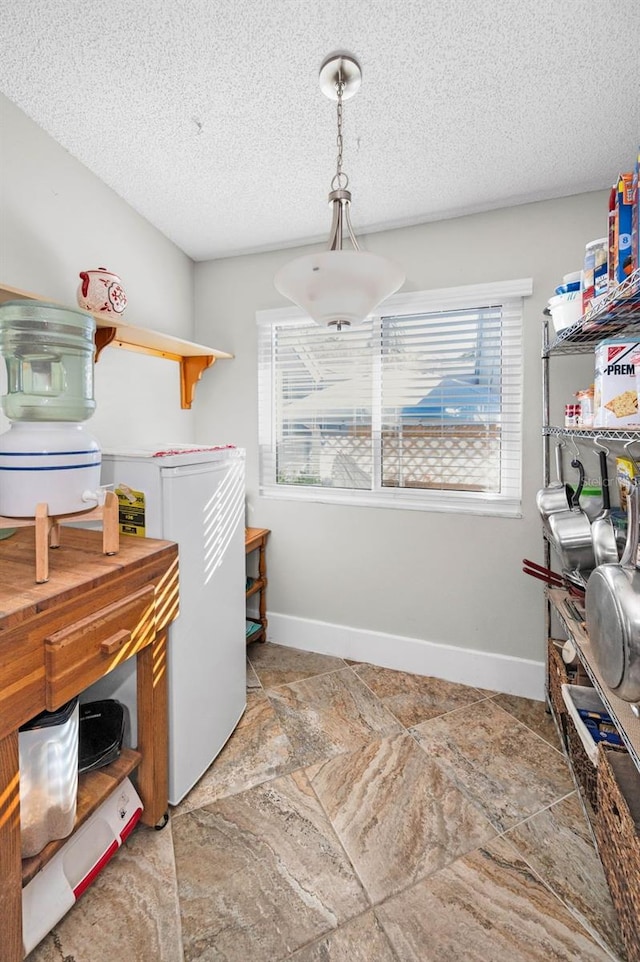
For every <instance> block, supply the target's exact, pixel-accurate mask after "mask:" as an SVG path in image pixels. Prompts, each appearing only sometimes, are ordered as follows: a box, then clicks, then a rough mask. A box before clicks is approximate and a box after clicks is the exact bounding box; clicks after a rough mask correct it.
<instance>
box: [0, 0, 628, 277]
mask: <svg viewBox="0 0 640 962" xmlns="http://www.w3.org/2000/svg"><path fill="white" fill-rule="evenodd" d="M0 26H1V28H2V30H1V34H2V37H3V43H2V52H1V54H0V90H1V91H2V92H3V93H4V94H5V95H6V96H7V97H8V98H9V99H10V100H12V101H14V102H15V103H16V104H17V105H18V106H19V107H21V108H22V109H23V110H24V111H25V113H26V114H28V116H30V117H31V118H32V119H33V120H34V121H36V122H37V123H38V124H39V125H40V126H41V127H43V128H44V129H45V130H46V131H47V132H48V133H49V134H50V135H51V136H52V137H53V138H54V139H55V140H57V141H58V142H59V143H60V144H62V145H63V147H65V148H66V149H67V150H68V151H69V152H70V153H71V154H72V155H73V156H75V157H77V158H78V159H79V160H80V161H82V162H83V163H84V164H85V165H86V166H87V167H88V168H89V169H90V170H92V171H93V172H94V173H95V174H97V175H98V177H100V178H101V179H102V180H103V181H104V182H105V183H106V184H108V185H109V186H110V187H112V188H113V189H114V190H115V191H116V192H117V193H118V194H119V195H120V196H121V197H123V198H124V199H125V200H126V201H128V202H129V203H130V204H131V205H132V206H133V207H134V208H135V209H136V210H137V211H139V212H140V213H141V214H142V215H143V216H144V217H146V218H147V219H148V220H149V221H150V222H151V223H152V224H154V225H155V226H156V227H157V228H159V229H160V230H161V231H163V232H164V233H165V234H166V235H167V236H168V237H170V238H171V239H172V240H173V241H174V242H175V243H176V244H178V246H179V247H181V248H182V249H183V250H184V251H186V252H187V253H188V254H189V255H190V256H192V257H193V258H194V259H196V260H204V259H208V258H213V257H222V256H225V255H229V254H235V253H240V252H245V251H255V250H263V249H268V248H274V247H285V246H291V245H294V244H298V243H304V242H308V241H316V240H324V239H326V238H327V237H328V232H329V209H328V207H327V206H326V195H327V192H328V190H329V185H330V181H331V178H332V176H333V173H334V171H335V152H336V151H335V139H336V128H335V104H334V103H333V102H331V101H329V100H328V99H326V98H325V97H324V96H323V95H322V93H321V92H320V90H319V87H318V79H317V77H318V69H319V67H320V64H321V63H322V61H323V59H324V58H325V56H326V55H327V54H329V53H330V52H332V51H334V50H336V49H342V50H347V51H352V52H353V53H354V54H355V55H356V56H357V57H358V59H359V60H360V62H361V65H362V70H363V82H362V87H361V89H360V92H359V93H358V95H357V96H356V97H355V98H354V99H353V100H350V101H348V102H347V103H346V104H345V107H344V112H345V127H344V139H345V156H344V167H345V170H346V172H347V173H348V174H349V176H350V181H351V184H350V186H351V188H352V191H353V204H352V218H353V221H354V227H355V229H356V233H358V234H362V233H365V232H368V231H371V230H375V229H380V228H382V227H388V226H400V225H403V224H411V223H420V222H422V221H427V220H434V219H440V218H443V217H449V216H453V215H457V214H462V213H465V212H471V211H477V210H485V209H490V208H495V207H501V206H505V205H509V204H513V203H518V202H522V201H528V200H538V199H543V198H548V197H558V196H563V195H567V194H575V193H579V192H581V191H584V190H594V189H599V188H604V187H607V186H609V185H610V183H611V181H612V179H613V178H614V177H615V175H616V174H617V173H618V171H619V169H620V168H621V167H625V168H626V167H628V165H629V164H630V162H631V159H632V157H633V154H634V150H636V149H637V146H638V143H639V141H640V92H639V86H638V77H639V74H638V50H639V49H640V2H639V0H608V2H604V3H603V2H602V0H563V2H560V0H395V2H394V0H342V2H338V0H172V2H168V0H109V2H107V3H105V2H104V0H101V2H100V3H98V2H95V0H48V2H45V0H23V2H22V3H19V2H18V0H0ZM365 246H366V244H365Z"/></svg>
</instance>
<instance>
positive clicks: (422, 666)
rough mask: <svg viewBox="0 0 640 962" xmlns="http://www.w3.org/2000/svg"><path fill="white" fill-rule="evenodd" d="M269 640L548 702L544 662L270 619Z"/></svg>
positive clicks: (303, 620) (306, 621)
mask: <svg viewBox="0 0 640 962" xmlns="http://www.w3.org/2000/svg"><path fill="white" fill-rule="evenodd" d="M268 620H269V627H268V633H267V634H268V640H269V641H271V642H273V643H274V644H277V645H284V646H286V647H288V648H300V649H301V650H302V651H315V652H319V653H320V654H323V655H335V656H337V657H338V658H348V659H350V660H352V661H366V662H368V663H369V664H372V665H380V666H381V667H383V668H393V669H395V670H396V671H406V672H411V673H412V674H415V675H430V676H432V677H434V678H443V679H445V680H446V681H454V682H458V683H459V684H461V685H471V686H473V687H474V688H486V689H490V690H491V691H499V692H504V693H506V694H509V695H518V696H520V697H522V698H534V699H536V700H538V701H543V700H544V670H545V669H544V662H542V661H533V660H531V659H528V658H514V657H512V656H511V655H500V654H496V653H495V652H488V651H476V650H474V649H472V648H458V647H456V646H454V645H442V644H438V643H437V642H433V641H426V640H424V639H422V638H406V637H403V636H401V635H389V634H385V633H384V632H381V631H368V630H367V629H363V628H350V627H348V626H347V625H333V624H329V623H327V622H324V621H313V620H311V619H309V618H296V617H293V616H292V615H281V614H277V613H276V612H269V613H268Z"/></svg>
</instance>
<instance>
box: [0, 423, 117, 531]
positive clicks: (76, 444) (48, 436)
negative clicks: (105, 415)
mask: <svg viewBox="0 0 640 962" xmlns="http://www.w3.org/2000/svg"><path fill="white" fill-rule="evenodd" d="M101 461H102V456H101V453H100V445H99V444H98V442H97V441H96V439H95V438H94V437H92V435H91V434H89V432H88V431H86V430H85V429H84V427H83V426H82V425H81V424H72V423H64V422H55V421H50V422H44V421H42V422H38V421H14V422H13V423H12V425H11V427H10V429H9V430H8V431H7V432H6V433H5V434H1V435H0V515H5V516H6V517H9V518H32V517H35V513H36V506H37V505H38V504H40V503H42V502H44V503H45V504H47V506H48V513H49V514H50V515H56V514H73V513H75V512H78V511H88V510H89V509H90V508H92V507H95V505H96V503H97V501H96V499H95V498H94V499H91V498H90V497H89V499H88V500H87V497H86V495H87V492H92V491H97V490H98V488H99V487H100V465H101Z"/></svg>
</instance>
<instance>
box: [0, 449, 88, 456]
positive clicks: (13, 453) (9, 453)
mask: <svg viewBox="0 0 640 962" xmlns="http://www.w3.org/2000/svg"><path fill="white" fill-rule="evenodd" d="M95 453H96V449H95V448H89V449H88V450H87V451H0V458H59V457H60V456H61V455H64V456H67V455H69V454H95Z"/></svg>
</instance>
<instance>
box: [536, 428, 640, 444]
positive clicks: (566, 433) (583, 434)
mask: <svg viewBox="0 0 640 962" xmlns="http://www.w3.org/2000/svg"><path fill="white" fill-rule="evenodd" d="M542 433H543V435H547V436H548V437H553V438H575V439H577V440H579V439H581V438H582V439H583V440H587V441H595V440H596V438H597V439H598V441H619V442H626V441H640V427H638V428H563V427H556V426H554V425H552V424H547V425H545V426H544V427H543V428H542Z"/></svg>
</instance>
